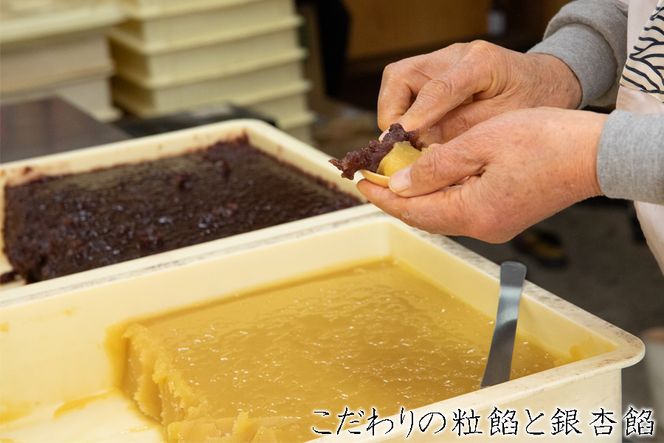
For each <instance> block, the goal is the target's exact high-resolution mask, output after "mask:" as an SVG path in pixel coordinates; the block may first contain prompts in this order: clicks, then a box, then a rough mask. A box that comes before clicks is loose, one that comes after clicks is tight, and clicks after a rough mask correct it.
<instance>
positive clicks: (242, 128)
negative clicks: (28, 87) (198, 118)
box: [0, 120, 377, 366]
mask: <svg viewBox="0 0 664 443" xmlns="http://www.w3.org/2000/svg"><path fill="white" fill-rule="evenodd" d="M243 134H246V135H247V136H248V137H249V141H250V143H251V144H252V145H254V146H255V147H257V148H259V149H261V150H263V151H265V152H267V153H268V154H271V155H273V156H275V157H276V158H278V159H281V160H283V161H285V162H287V163H290V164H293V165H295V166H297V167H299V168H300V169H302V170H303V171H307V172H309V173H310V174H313V175H315V176H318V177H321V178H323V179H324V180H327V181H328V182H330V183H334V184H336V185H337V187H338V188H339V189H340V190H342V191H344V192H347V193H350V194H352V195H355V196H357V197H358V198H360V199H361V200H364V199H363V197H362V195H361V194H360V193H359V192H358V191H357V189H356V188H355V185H354V183H353V182H351V181H350V180H346V179H342V178H341V177H340V175H339V173H338V171H337V170H336V169H335V168H334V167H332V166H331V165H330V164H329V162H328V160H329V158H330V157H329V156H328V155H326V154H324V153H322V152H320V151H318V150H316V149H314V148H312V147H311V146H308V145H306V144H304V143H302V142H301V141H299V140H296V139H294V138H293V137H291V136H289V135H287V134H285V133H283V132H282V131H280V130H278V129H276V128H274V127H272V126H270V125H268V124H266V123H263V122H260V121H255V120H234V121H228V122H223V123H216V124H211V125H204V126H199V127H196V128H192V129H186V130H182V131H175V132H171V133H167V134H161V135H155V136H151V137H144V138H139V139H134V140H127V141H122V142H118V143H112V144H108V145H103V146H98V147H93V148H88V149H80V150H76V151H71V152H65V153H61V154H54V155H49V156H45V157H39V158H33V159H28V160H24V161H18V162H12V163H5V164H2V165H0V234H1V233H2V226H3V223H4V215H3V214H4V189H5V185H7V184H9V185H13V184H20V183H23V182H25V181H28V180H30V179H32V178H35V177H39V176H42V175H58V174H68V173H77V172H86V171H90V170H93V169H97V168H104V167H110V166H113V165H118V164H127V163H137V162H141V161H146V160H154V159H158V158H162V157H166V156H170V155H177V154H181V153H184V152H187V151H189V150H191V149H196V148H204V147H207V146H210V145H212V144H214V143H215V142H218V141H220V140H227V139H232V138H235V137H238V136H240V135H243ZM367 210H371V211H377V209H375V208H374V207H373V206H370V205H361V206H359V207H355V208H349V209H345V210H342V211H338V212H340V213H343V214H352V213H354V212H356V211H367ZM333 214H334V213H330V214H324V215H321V216H318V218H322V219H323V220H324V219H325V218H327V217H331V216H333ZM314 218H317V217H314ZM286 225H288V223H287V224H286ZM270 229H272V228H267V229H264V230H263V231H268V232H269V230H270ZM3 244H4V238H3V237H2V236H0V251H2V250H3ZM169 254H170V255H169ZM172 254H173V251H171V252H164V253H162V254H156V255H154V256H152V257H160V256H163V257H169V256H172ZM138 260H142V259H138ZM9 269H10V264H9V262H8V261H7V258H6V256H5V255H4V253H0V273H3V272H6V271H8V270H9ZM91 272H94V270H93V271H86V272H82V273H81V274H86V275H87V274H90V273H91ZM75 275H78V274H75ZM68 278H69V277H61V278H57V279H54V280H50V281H44V282H38V283H33V284H31V285H28V286H30V287H32V286H35V287H39V286H44V285H46V286H48V285H51V284H52V283H51V282H52V281H56V280H57V281H59V280H64V281H66V280H67V279H68ZM16 286H17V285H13V286H11V285H5V286H0V300H1V299H3V298H4V297H6V296H8V295H9V294H11V292H12V291H13V290H15V289H16ZM19 289H20V288H19ZM6 294H7V295H6ZM0 366H1V365H0Z"/></svg>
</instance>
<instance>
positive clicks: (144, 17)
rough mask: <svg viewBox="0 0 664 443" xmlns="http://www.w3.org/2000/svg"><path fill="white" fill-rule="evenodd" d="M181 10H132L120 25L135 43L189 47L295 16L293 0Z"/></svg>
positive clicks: (200, 5)
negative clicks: (210, 38) (172, 44)
mask: <svg viewBox="0 0 664 443" xmlns="http://www.w3.org/2000/svg"><path fill="white" fill-rule="evenodd" d="M180 3H181V5H182V8H178V9H173V8H171V9H170V10H168V12H167V13H166V12H157V13H155V14H141V13H138V14H136V13H135V12H136V11H132V9H131V8H130V9H129V10H128V11H129V16H130V19H129V20H127V21H125V22H124V23H122V24H120V25H118V28H119V29H122V30H123V31H124V32H125V33H126V34H128V35H131V36H132V37H134V38H135V39H136V40H139V41H141V42H145V43H146V44H150V42H153V41H155V42H160V43H161V44H163V43H166V42H177V43H178V44H189V43H190V42H196V41H198V40H200V39H201V38H206V37H209V36H215V35H216V36H222V35H227V34H233V33H236V32H239V31H241V30H243V29H245V28H252V27H255V26H258V25H259V24H264V23H270V22H273V21H275V20H278V19H281V18H286V17H292V16H293V15H294V7H293V0H235V1H221V2H215V1H208V2H194V3H193V6H189V5H188V2H180Z"/></svg>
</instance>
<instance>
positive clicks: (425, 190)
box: [390, 137, 485, 197]
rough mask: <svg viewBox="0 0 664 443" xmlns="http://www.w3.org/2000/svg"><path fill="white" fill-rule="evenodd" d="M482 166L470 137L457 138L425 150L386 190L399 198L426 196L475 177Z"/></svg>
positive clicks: (479, 152)
mask: <svg viewBox="0 0 664 443" xmlns="http://www.w3.org/2000/svg"><path fill="white" fill-rule="evenodd" d="M484 166H485V159H484V155H483V151H482V150H480V149H476V141H475V140H474V137H460V138H457V139H455V140H453V141H451V142H449V143H446V144H442V145H430V146H429V148H428V149H427V150H426V151H425V152H424V153H423V154H422V156H421V157H420V158H419V159H417V161H416V162H415V163H413V164H412V165H410V166H409V167H407V168H405V169H402V170H400V171H397V172H396V173H395V174H393V175H392V177H391V178H390V189H391V190H392V191H393V192H394V193H396V194H399V195H400V196H402V197H413V196H417V195H426V194H430V193H432V192H435V191H438V190H440V189H443V188H446V187H448V186H451V185H454V184H456V183H459V182H460V181H462V180H463V179H465V178H466V177H469V176H474V175H479V174H481V172H482V171H483V169H484Z"/></svg>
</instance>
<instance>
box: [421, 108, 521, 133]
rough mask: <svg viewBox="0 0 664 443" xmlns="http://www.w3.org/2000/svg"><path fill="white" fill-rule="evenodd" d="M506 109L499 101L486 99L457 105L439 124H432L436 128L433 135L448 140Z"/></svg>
mask: <svg viewBox="0 0 664 443" xmlns="http://www.w3.org/2000/svg"><path fill="white" fill-rule="evenodd" d="M507 110H508V109H506V108H505V107H503V106H502V105H501V104H500V103H497V102H496V101H487V100H482V101H477V102H473V103H470V104H467V105H463V106H459V107H458V108H456V109H454V110H452V111H450V112H449V113H448V114H447V115H445V117H443V119H442V120H441V121H440V123H439V124H437V125H436V126H434V128H436V129H437V130H438V132H437V133H436V134H435V135H436V136H438V137H439V138H438V141H439V142H447V141H450V140H452V139H454V138H456V137H458V136H460V135H461V134H463V133H464V132H466V131H468V130H469V129H470V128H472V127H473V126H475V125H477V124H478V123H482V122H483V121H485V120H488V119H490V118H492V117H495V116H496V115H498V114H501V113H503V112H505V111H507ZM432 132H433V131H432Z"/></svg>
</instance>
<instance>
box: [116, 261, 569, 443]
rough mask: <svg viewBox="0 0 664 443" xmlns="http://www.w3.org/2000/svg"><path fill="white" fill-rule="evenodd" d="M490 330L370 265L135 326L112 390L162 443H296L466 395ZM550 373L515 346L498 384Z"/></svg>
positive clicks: (397, 269)
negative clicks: (368, 416) (349, 421)
mask: <svg viewBox="0 0 664 443" xmlns="http://www.w3.org/2000/svg"><path fill="white" fill-rule="evenodd" d="M211 278H212V277H211ZM492 329H493V324H492V322H491V320H490V319H489V318H488V317H486V316H484V315H482V314H481V313H479V312H478V311H476V310H475V309H474V308H472V307H470V306H469V305H467V304H466V303H464V302H462V301H461V300H459V299H458V298H456V297H454V296H452V295H450V294H447V293H446V292H445V291H444V290H442V289H441V288H439V287H438V286H436V285H434V284H432V283H431V282H430V281H428V280H427V279H425V278H424V277H422V276H421V275H419V274H418V273H417V272H416V271H414V270H412V269H410V268H409V267H408V266H407V265H405V264H402V263H399V262H395V261H392V260H385V261H376V262H371V263H367V264H362V265H357V266H354V267H350V268H346V269H340V270H339V269H338V270H336V271H331V272H328V273H325V274H320V275H317V276H314V277H308V278H306V279H303V280H299V281H293V282H290V283H288V284H283V285H280V286H276V287H272V288H269V289H263V290H260V291H254V292H252V293H247V294H243V295H241V296H237V297H231V298H225V299H224V300H222V301H219V302H216V303H214V304H211V305H207V306H202V307H196V308H192V309H188V310H183V311H179V312H174V313H170V314H167V315H163V316H160V317H156V318H152V319H148V320H144V321H138V322H135V323H133V324H131V325H130V326H129V327H128V329H127V330H126V332H125V334H124V337H125V339H126V340H127V362H126V368H125V375H124V381H123V383H124V389H125V391H126V392H127V393H128V394H129V395H130V396H131V397H132V398H133V400H134V401H135V402H136V404H137V406H138V407H139V409H140V410H141V411H142V412H143V413H144V414H146V415H148V416H150V417H153V418H154V419H156V420H158V421H159V422H160V423H162V424H163V426H164V428H165V431H166V435H167V437H168V439H169V441H181V442H193V441H196V442H203V441H208V442H212V441H214V442H245V441H246V442H256V443H258V442H277V441H285V442H293V441H307V440H310V439H314V438H316V437H317V436H318V435H316V434H315V433H314V432H313V431H312V427H315V428H317V429H320V430H323V429H327V430H329V429H335V426H336V425H337V424H338V419H337V418H335V415H336V414H338V413H340V412H342V411H343V410H344V408H345V407H346V406H348V407H349V409H350V410H352V411H357V410H359V409H363V410H365V411H367V410H371V408H372V407H375V408H376V409H377V411H378V412H379V414H380V416H381V417H387V416H389V415H391V414H394V413H397V412H398V411H399V409H400V407H402V406H403V407H405V408H408V409H412V408H416V407H419V406H423V405H426V404H431V403H434V402H437V401H440V400H444V399H447V398H450V397H453V396H457V395H460V394H463V393H467V392H470V391H473V390H476V389H478V388H479V383H480V379H481V377H482V373H483V371H484V366H485V363H486V355H487V353H488V347H489V343H490V339H491V333H492ZM554 361H555V362H557V363H559V361H557V360H556V359H555V357H554V356H552V355H549V354H547V353H546V352H544V351H543V350H542V349H540V348H538V347H537V346H536V345H534V344H533V343H528V342H525V341H524V340H523V339H522V338H521V337H517V344H516V349H515V359H514V364H513V370H512V378H516V377H521V376H524V375H527V374H530V373H534V372H538V371H542V370H545V369H548V368H551V367H553V366H554ZM314 411H328V412H329V413H330V416H329V417H322V414H314Z"/></svg>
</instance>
